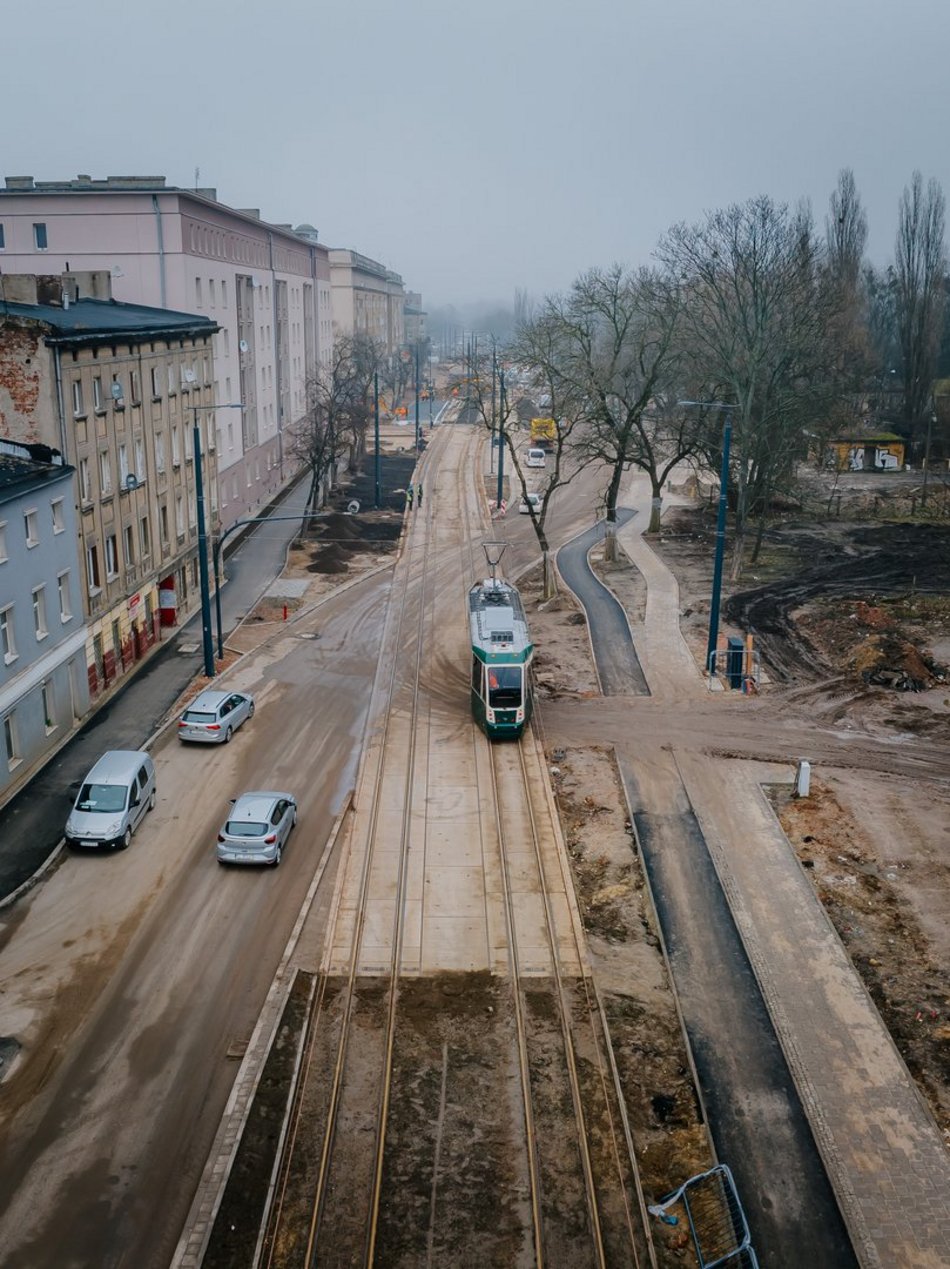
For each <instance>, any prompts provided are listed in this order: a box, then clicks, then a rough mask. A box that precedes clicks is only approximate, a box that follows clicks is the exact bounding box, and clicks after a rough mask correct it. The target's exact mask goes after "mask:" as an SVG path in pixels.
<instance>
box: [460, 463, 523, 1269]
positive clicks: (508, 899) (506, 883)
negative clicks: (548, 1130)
mask: <svg viewBox="0 0 950 1269" xmlns="http://www.w3.org/2000/svg"><path fill="white" fill-rule="evenodd" d="M464 496H465V497H466V499H467V498H469V497H470V496H471V486H470V484H467V485H466V486H465V487H464ZM460 505H464V503H460ZM478 513H480V514H479V515H478V518H479V520H480V521H481V525H480V527H481V528H482V529H483V530H484V498H479V501H478V504H477V514H478ZM466 546H467V548H468V555H469V560H468V565H469V569H466V561H465V554H466ZM459 551H460V554H461V556H462V570H461V581H462V601H463V604H465V606H466V611H467V604H468V587H467V585H466V583H465V577H466V573H467V572H468V575H469V576H476V577H477V576H478V573H477V571H476V566H477V564H478V556H477V552H476V550H475V544H474V542H473V540H472V535H471V533H466V534H465V536H464V538H462V539H461V540H460V542H459ZM469 570H470V571H469ZM469 727H470V730H471V736H472V757H473V768H474V771H475V781H476V787H477V788H478V790H479V799H478V801H479V804H481V796H480V793H481V784H480V778H479V774H478V773H479V763H478V760H477V750H478V745H479V743H480V740H481V734H480V732H479V730H478V727H477V726H476V724H475V721H474V720H470V723H469ZM485 743H486V744H488V745H489V764H488V769H489V773H490V780H491V802H492V806H493V808H494V813H495V825H494V827H495V836H496V839H497V846H498V850H499V852H500V855H501V865H502V867H501V875H502V884H503V897H504V904H503V909H504V914H505V931H506V935H507V943H508V966H509V972H510V974H511V983H512V999H513V1003H514V1013H515V1028H516V1037H517V1046H518V1066H519V1075H520V1083H521V1101H522V1109H523V1112H524V1121H525V1144H526V1152H527V1159H528V1179H529V1187H530V1192H531V1193H530V1202H531V1222H532V1228H533V1231H534V1257H535V1265H536V1266H537V1269H542V1266H543V1264H544V1214H543V1211H542V1208H541V1164H540V1159H539V1157H538V1142H537V1133H536V1130H535V1122H534V1106H533V1102H532V1098H531V1069H530V1063H529V1061H528V1031H527V1026H526V1025H525V1017H524V1001H523V1000H522V995H521V986H520V982H521V965H520V961H519V959H518V945H517V939H516V937H515V914H514V899H513V896H512V892H511V884H510V877H509V875H508V869H507V861H506V859H505V854H504V850H503V841H504V833H503V829H502V821H501V808H500V805H499V798H498V789H497V785H496V781H495V770H494V765H493V763H492V761H491V744H490V741H488V740H487V739H486V740H485Z"/></svg>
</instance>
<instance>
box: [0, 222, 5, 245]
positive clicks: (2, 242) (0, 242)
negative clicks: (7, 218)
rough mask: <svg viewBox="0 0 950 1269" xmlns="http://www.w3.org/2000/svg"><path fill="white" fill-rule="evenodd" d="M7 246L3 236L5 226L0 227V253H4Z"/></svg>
mask: <svg viewBox="0 0 950 1269" xmlns="http://www.w3.org/2000/svg"><path fill="white" fill-rule="evenodd" d="M6 245H7V244H6V240H5V239H4V236H3V225H0V251H2V250H3V249H4V247H5V246H6Z"/></svg>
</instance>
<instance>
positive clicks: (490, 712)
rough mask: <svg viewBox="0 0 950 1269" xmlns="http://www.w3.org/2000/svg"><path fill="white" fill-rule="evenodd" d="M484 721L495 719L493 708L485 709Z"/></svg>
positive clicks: (491, 721) (490, 721)
mask: <svg viewBox="0 0 950 1269" xmlns="http://www.w3.org/2000/svg"><path fill="white" fill-rule="evenodd" d="M485 721H486V722H489V723H493V722H494V721H495V711H494V710H493V709H486V710H485Z"/></svg>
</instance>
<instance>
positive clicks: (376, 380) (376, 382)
mask: <svg viewBox="0 0 950 1269" xmlns="http://www.w3.org/2000/svg"><path fill="white" fill-rule="evenodd" d="M373 435H374V438H375V440H376V463H375V470H376V510H377V511H378V510H379V371H378V370H374V371H373Z"/></svg>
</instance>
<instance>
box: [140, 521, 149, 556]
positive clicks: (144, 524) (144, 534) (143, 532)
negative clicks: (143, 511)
mask: <svg viewBox="0 0 950 1269" xmlns="http://www.w3.org/2000/svg"><path fill="white" fill-rule="evenodd" d="M139 544H140V546H141V547H142V559H143V560H147V559H148V557H149V555H150V554H151V550H150V544H149V537H148V516H142V518H141V520H140V521H139Z"/></svg>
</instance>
